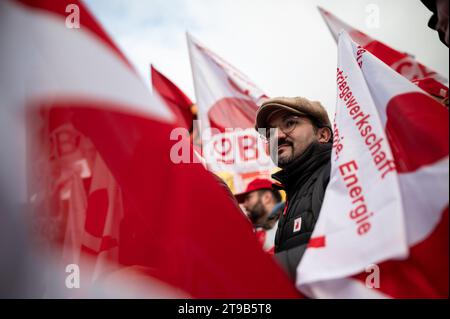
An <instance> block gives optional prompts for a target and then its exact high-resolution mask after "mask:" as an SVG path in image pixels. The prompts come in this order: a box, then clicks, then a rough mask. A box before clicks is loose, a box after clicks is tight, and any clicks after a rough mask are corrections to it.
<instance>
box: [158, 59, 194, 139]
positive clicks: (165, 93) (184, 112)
mask: <svg viewBox="0 0 450 319" xmlns="http://www.w3.org/2000/svg"><path fill="white" fill-rule="evenodd" d="M150 69H151V75H152V85H153V90H154V92H157V93H158V94H159V95H160V96H161V97H162V98H163V100H164V102H165V103H166V104H167V105H168V106H169V107H170V108H171V109H172V111H173V112H174V113H175V114H176V116H177V119H178V120H179V124H180V125H181V126H183V127H185V128H187V129H188V130H191V129H192V121H193V120H194V115H193V114H192V111H191V107H192V105H193V104H194V103H192V101H191V100H190V99H189V98H188V97H187V96H186V94H184V93H183V91H181V90H180V89H179V88H178V87H177V86H176V85H175V84H174V83H173V82H172V81H170V80H169V79H168V78H167V77H165V76H164V75H163V74H162V73H161V72H159V71H158V70H157V69H156V68H155V67H154V66H153V65H152V66H151V67H150Z"/></svg>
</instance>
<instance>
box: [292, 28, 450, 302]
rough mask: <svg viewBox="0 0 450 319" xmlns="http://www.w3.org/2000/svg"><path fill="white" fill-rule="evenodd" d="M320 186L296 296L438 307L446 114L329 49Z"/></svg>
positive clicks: (387, 73) (360, 59)
mask: <svg viewBox="0 0 450 319" xmlns="http://www.w3.org/2000/svg"><path fill="white" fill-rule="evenodd" d="M338 53H339V57H338V67H337V75H336V81H337V105H336V117H335V123H334V141H333V142H334V143H333V151H332V169H331V178H330V184H329V186H328V188H327V191H326V193H325V198H324V203H323V206H322V211H321V215H320V217H319V220H318V222H317V225H316V227H315V229H314V233H313V236H312V238H311V241H310V245H309V248H308V249H307V250H306V252H305V255H304V257H303V259H302V261H301V263H300V265H299V267H298V269H297V275H298V276H297V287H298V288H299V289H301V291H302V292H304V293H305V294H307V295H308V296H311V297H318V298H383V297H391V298H448V288H449V283H448V279H449V223H448V201H449V185H448V183H449V117H448V109H447V108H445V107H444V106H443V105H441V104H440V103H438V102H437V101H436V100H434V99H433V98H432V97H431V96H430V95H428V94H427V93H426V92H424V91H422V90H421V89H420V88H418V87H417V86H415V85H414V84H412V83H411V82H409V81H408V80H406V79H405V78H404V77H402V76H400V75H399V74H398V73H396V72H394V71H393V70H392V69H390V68H389V67H388V66H387V65H386V64H384V63H383V62H382V61H380V60H379V59H378V58H376V57H375V56H374V55H372V54H371V53H370V52H368V51H367V50H365V49H364V48H362V47H361V46H359V45H358V44H356V43H355V42H353V41H352V40H351V38H350V36H349V35H348V34H347V33H346V32H345V31H344V32H342V33H341V34H340V37H339V43H338Z"/></svg>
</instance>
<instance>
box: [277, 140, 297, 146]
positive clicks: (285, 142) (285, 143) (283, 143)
mask: <svg viewBox="0 0 450 319" xmlns="http://www.w3.org/2000/svg"><path fill="white" fill-rule="evenodd" d="M283 145H287V146H292V145H293V144H292V142H291V141H288V140H287V139H285V138H280V139H278V147H280V146H283Z"/></svg>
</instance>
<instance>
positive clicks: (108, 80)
mask: <svg viewBox="0 0 450 319" xmlns="http://www.w3.org/2000/svg"><path fill="white" fill-rule="evenodd" d="M0 42H1V43H2V45H1V46H0V57H1V58H0V70H2V72H1V73H0V83H1V86H0V101H1V105H0V106H1V107H0V118H1V119H2V123H5V126H2V129H4V130H6V131H7V132H8V133H10V134H9V135H4V134H2V137H1V140H2V146H1V149H2V152H1V157H2V162H3V163H5V165H4V167H2V169H1V173H2V175H1V176H2V180H3V177H4V176H6V175H8V174H9V175H8V176H9V177H11V179H10V183H9V185H11V186H12V185H13V184H22V183H25V187H17V189H22V190H23V192H22V194H20V195H21V196H20V197H18V198H17V200H21V199H22V200H23V199H25V200H26V203H27V204H28V205H29V207H31V208H32V209H33V213H34V214H35V217H36V218H35V220H37V223H36V227H35V228H34V229H35V230H36V232H38V233H40V235H41V236H38V238H46V239H48V241H49V242H53V243H54V242H57V243H59V244H60V246H58V247H59V248H58V252H57V254H56V255H58V256H59V257H63V258H64V263H65V265H66V264H77V263H79V264H78V265H79V267H80V274H81V276H82V287H83V288H84V289H87V290H89V287H92V286H91V284H93V283H95V282H101V281H102V280H105V278H117V277H122V276H123V275H124V274H127V269H139V270H140V274H145V276H147V277H148V278H153V279H155V280H156V281H158V282H160V283H164V285H159V284H158V285H155V286H151V285H150V286H147V288H151V289H153V288H154V287H166V285H168V287H171V288H170V289H169V293H168V291H167V290H161V291H160V292H161V293H160V294H158V290H156V291H153V296H156V297H158V296H160V297H161V296H168V295H169V296H180V295H184V296H191V297H200V298H294V297H297V296H298V293H297V291H296V289H295V287H294V286H293V285H292V284H291V283H290V282H289V280H288V279H287V278H286V276H285V275H284V274H283V272H282V271H281V270H280V268H279V267H278V266H277V265H276V264H275V262H274V261H273V260H272V259H271V258H270V257H269V256H267V255H266V254H264V252H263V251H262V250H261V249H260V248H259V245H258V243H257V241H256V240H255V238H254V235H253V233H252V229H251V227H250V226H249V225H248V221H247V220H246V219H245V217H244V216H243V215H242V214H241V212H240V211H239V210H238V209H237V208H236V206H235V205H234V203H233V202H232V201H231V200H230V199H229V198H228V197H227V194H226V192H225V191H224V190H223V189H222V188H221V186H220V185H218V183H217V182H216V180H215V179H214V177H213V176H212V175H211V174H210V173H209V172H207V171H206V170H205V169H204V168H203V166H202V165H200V164H195V163H193V164H175V163H174V162H172V161H171V158H170V154H171V148H172V146H173V141H171V139H170V134H171V132H172V130H173V128H174V127H175V125H176V120H175V117H174V115H173V113H172V112H171V111H170V109H169V108H168V107H167V106H166V105H164V104H163V103H162V102H161V101H160V100H159V99H157V98H155V97H153V96H152V95H151V94H150V92H149V90H148V88H147V87H146V86H145V85H144V83H142V81H141V80H140V79H139V77H138V76H137V74H136V72H135V71H134V70H133V69H132V68H131V66H130V64H129V63H128V62H127V60H126V58H125V57H124V56H123V54H122V53H121V52H120V51H119V50H118V48H117V47H116V46H115V45H114V44H113V42H112V41H111V40H110V38H109V37H108V36H107V35H106V33H105V32H104V31H103V29H102V28H101V26H100V25H99V24H98V23H97V22H96V21H95V19H94V17H93V16H92V15H91V14H90V13H89V11H88V10H87V9H86V8H85V6H84V5H83V4H82V3H81V2H79V1H76V0H71V1H50V0H41V1H39V0H34V1H33V0H15V1H13V0H11V1H1V2H0ZM16 133H17V135H15V134H16ZM11 140H12V141H14V143H11ZM4 141H5V144H4V143H3V142H4ZM181 142H185V143H186V144H188V141H181ZM5 145H6V147H5ZM24 158H27V160H28V161H27V165H26V164H25V162H24V161H23V159H24ZM7 170H8V171H7ZM21 171H26V172H27V174H26V176H25V177H26V178H22V179H19V176H18V175H19V174H18V172H21ZM2 184H3V181H2ZM2 186H4V185H2ZM25 190H26V191H25ZM16 195H17V194H16ZM30 215H31V213H30ZM231 234H232V235H231ZM62 248H64V250H63V249H62ZM61 251H63V252H64V253H61ZM84 256H90V258H91V260H92V258H94V263H91V264H89V265H90V266H86V267H85V265H84V264H83V259H84ZM91 266H92V267H91ZM64 267H65V266H64ZM55 271H56V272H59V270H58V269H55ZM60 271H61V273H64V271H65V268H62V269H60ZM119 274H120V275H121V276H119ZM125 277H126V276H125ZM139 278H142V276H141V277H139ZM261 278H264V280H261ZM134 279H136V277H134ZM136 282H142V280H139V279H138V280H128V281H127V280H125V281H124V282H123V285H124V286H120V289H126V288H127V286H126V284H128V285H129V286H128V288H129V287H130V286H133V285H134V283H136ZM153 282H154V281H153ZM58 284H60V285H61V286H63V285H64V282H61V283H58ZM115 288H116V289H117V286H115ZM156 289H159V288H156ZM161 289H163V288H161ZM164 289H165V288H164ZM180 292H181V293H180ZM90 293H91V294H90V296H94V297H95V296H96V295H95V293H94V294H92V293H93V291H91V292H90Z"/></svg>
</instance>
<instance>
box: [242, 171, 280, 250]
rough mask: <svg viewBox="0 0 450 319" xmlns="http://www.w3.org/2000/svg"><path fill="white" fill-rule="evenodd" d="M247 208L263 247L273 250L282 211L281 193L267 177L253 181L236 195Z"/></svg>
mask: <svg viewBox="0 0 450 319" xmlns="http://www.w3.org/2000/svg"><path fill="white" fill-rule="evenodd" d="M235 197H236V200H237V201H238V203H239V204H242V206H243V207H244V208H245V210H246V212H247V216H248V218H249V219H250V221H251V222H252V224H253V228H254V229H255V232H256V235H257V237H258V240H259V241H260V243H261V245H262V246H263V249H264V250H265V251H268V252H273V248H274V239H275V232H276V228H277V227H276V226H277V220H278V216H279V213H280V202H281V194H280V192H279V191H278V190H276V189H274V188H273V187H272V182H271V181H269V180H267V179H261V178H257V179H254V180H253V181H251V182H250V183H249V184H248V186H247V188H246V190H245V191H244V192H243V193H240V194H236V195H235Z"/></svg>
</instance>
